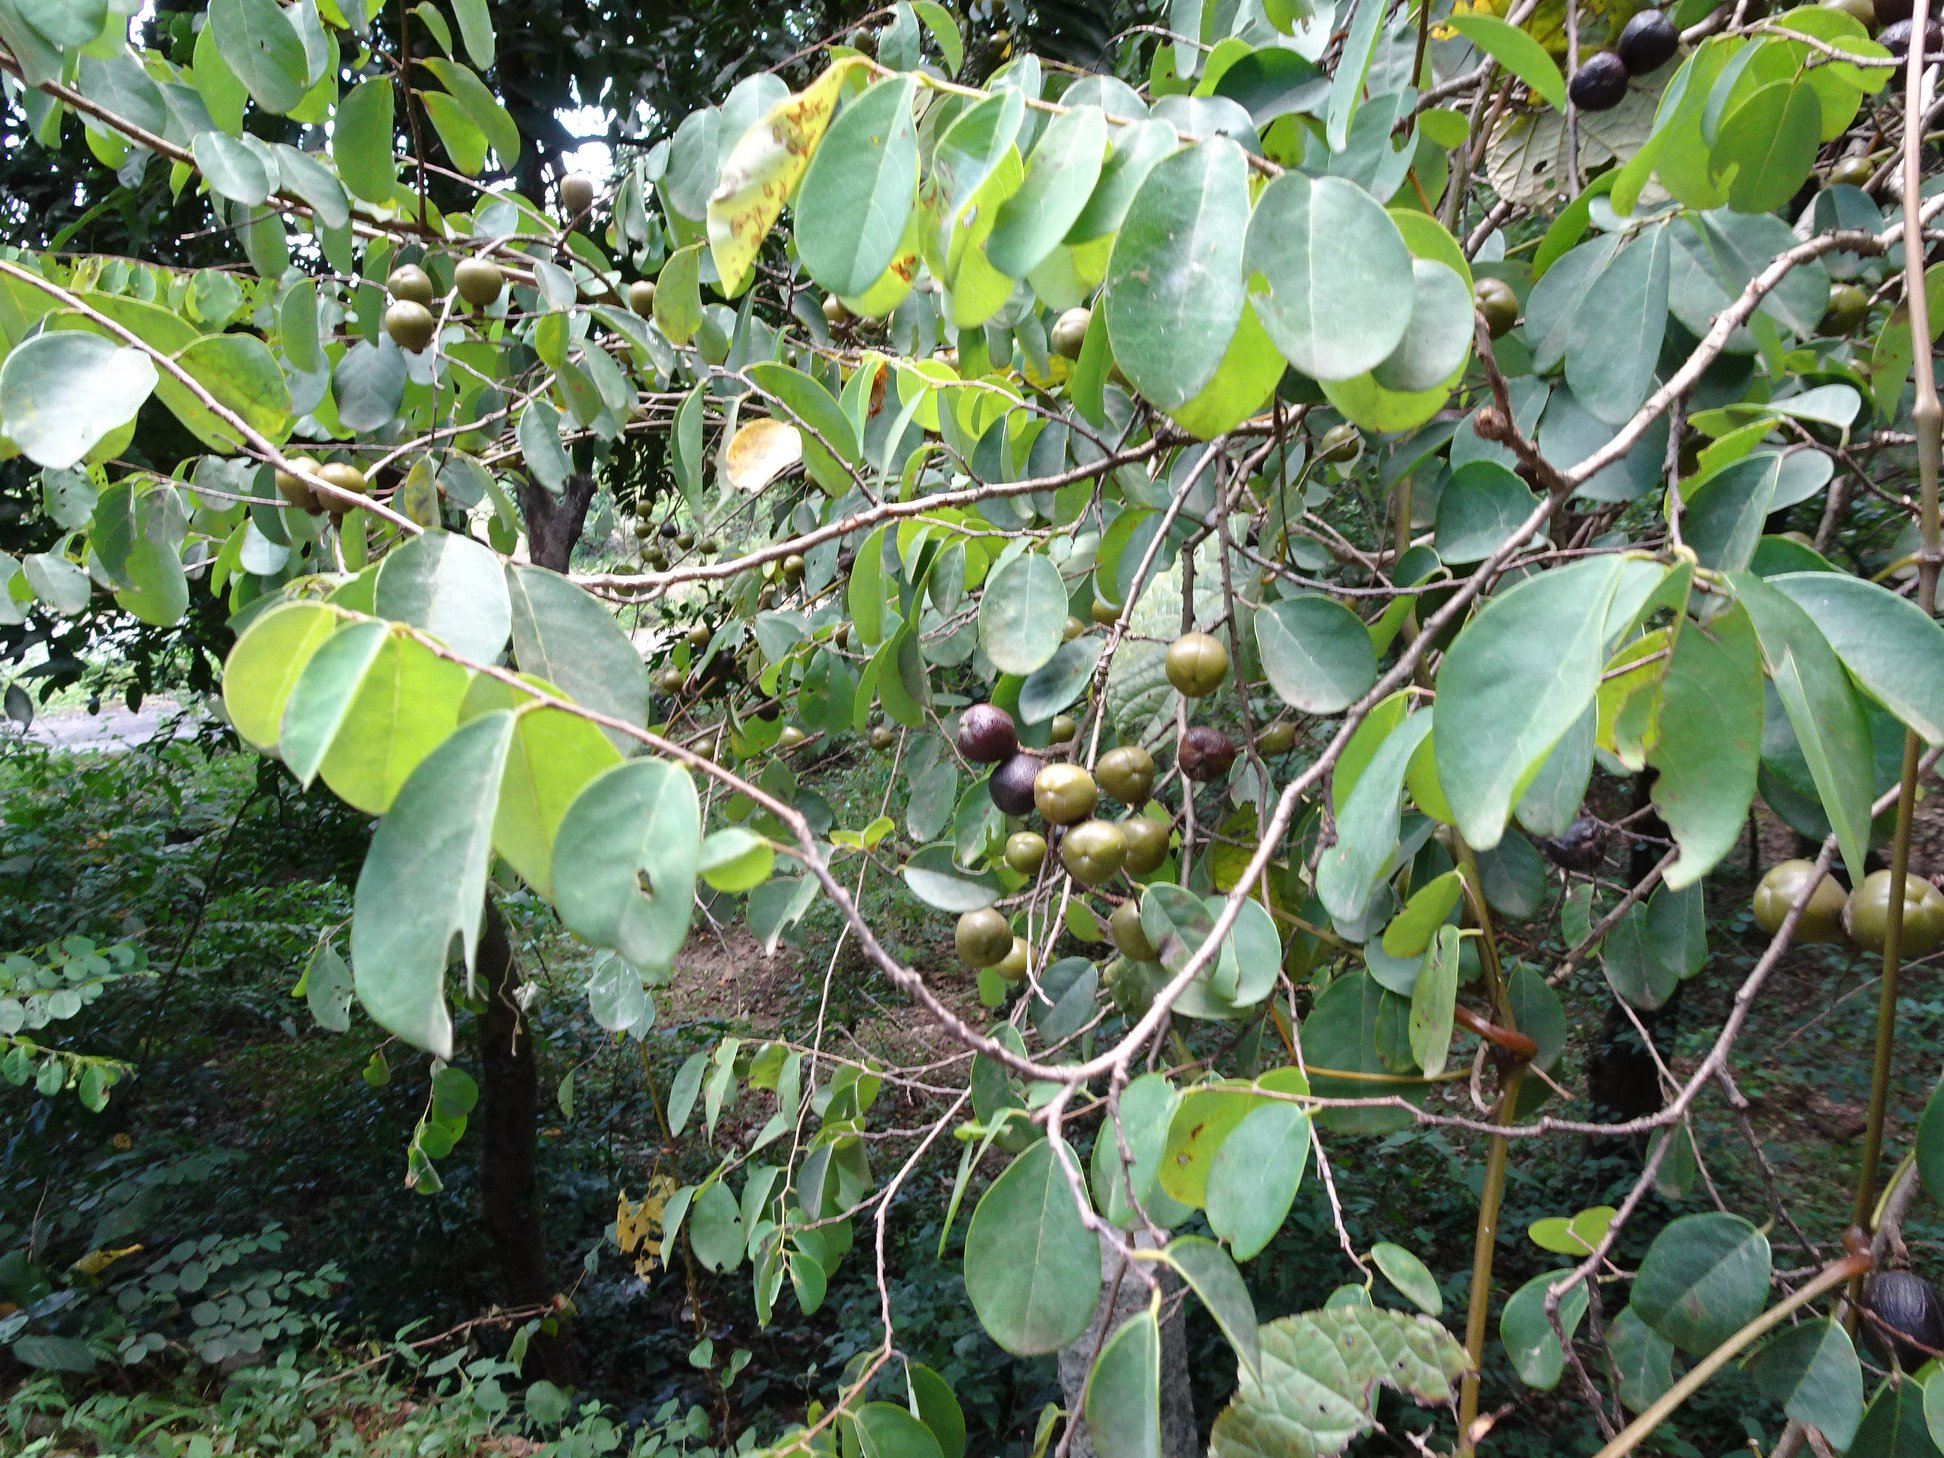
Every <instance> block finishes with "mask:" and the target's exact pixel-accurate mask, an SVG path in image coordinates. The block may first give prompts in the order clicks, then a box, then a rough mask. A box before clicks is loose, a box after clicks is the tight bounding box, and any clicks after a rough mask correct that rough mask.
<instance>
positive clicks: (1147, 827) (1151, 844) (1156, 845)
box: [1120, 815, 1168, 876]
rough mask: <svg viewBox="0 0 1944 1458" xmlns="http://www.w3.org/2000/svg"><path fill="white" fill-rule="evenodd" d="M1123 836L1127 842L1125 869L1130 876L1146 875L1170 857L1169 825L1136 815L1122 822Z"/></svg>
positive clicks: (1158, 867) (1157, 868)
mask: <svg viewBox="0 0 1944 1458" xmlns="http://www.w3.org/2000/svg"><path fill="white" fill-rule="evenodd" d="M1120 832H1121V838H1122V839H1123V840H1125V841H1126V842H1127V861H1126V863H1125V867H1124V869H1125V870H1126V871H1127V873H1128V875H1130V876H1145V875H1146V874H1147V873H1148V872H1149V871H1154V870H1159V869H1160V866H1161V863H1162V862H1163V861H1165V860H1166V859H1167V858H1168V827H1167V826H1165V825H1163V824H1162V823H1161V822H1160V821H1158V820H1150V819H1148V818H1147V816H1145V815H1134V816H1130V817H1129V818H1128V819H1126V820H1123V821H1121V823H1120Z"/></svg>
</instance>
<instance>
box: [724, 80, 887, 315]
mask: <svg viewBox="0 0 1944 1458" xmlns="http://www.w3.org/2000/svg"><path fill="white" fill-rule="evenodd" d="M855 64H857V58H855V57H853V58H847V59H845V60H841V61H838V62H836V63H835V64H834V65H832V66H831V68H830V69H829V70H828V71H826V72H824V73H823V75H821V76H819V77H818V78H817V79H816V80H815V81H814V82H812V83H811V84H810V86H809V87H808V89H806V90H803V91H799V92H797V93H796V94H795V95H794V96H788V97H785V98H784V99H783V100H782V101H779V102H778V103H777V104H776V105H775V106H773V107H771V108H770V110H769V114H768V115H767V116H765V117H764V118H763V119H762V120H761V121H759V122H757V123H756V125H755V126H753V127H751V128H750V129H749V130H748V131H746V132H744V133H743V134H742V136H741V137H740V138H739V139H738V140H737V142H736V145H735V147H734V148H733V149H732V150H731V151H730V153H729V159H728V161H726V162H724V163H723V164H722V176H721V178H720V179H719V180H718V181H717V183H716V190H715V192H714V194H713V195H711V196H710V198H709V251H710V254H711V255H712V256H713V257H714V259H715V266H716V275H717V277H719V278H720V279H721V281H722V282H721V288H722V292H723V296H724V297H725V298H731V299H733V298H735V297H736V295H738V294H740V293H741V292H742V291H743V289H744V288H745V287H747V286H748V283H749V277H750V274H751V272H752V270H753V267H754V265H755V262H756V251H757V250H758V249H759V248H761V247H762V245H763V239H764V237H765V236H767V235H768V233H769V230H770V229H771V228H772V227H773V226H775V223H776V219H777V216H778V215H779V214H780V213H781V212H782V211H783V204H784V201H785V200H786V199H787V198H788V197H789V196H790V194H791V193H792V192H794V191H795V190H796V185H797V182H798V180H799V179H800V178H802V176H803V172H804V169H805V168H806V167H808V166H809V165H810V154H811V153H812V152H814V151H816V150H817V143H818V142H819V141H821V140H822V139H823V134H824V128H825V127H827V126H829V125H830V116H831V113H832V112H834V111H835V110H836V109H837V95H838V93H839V92H840V91H842V90H843V87H844V77H845V76H846V75H847V74H848V73H849V71H850V68H851V67H852V66H853V65H855Z"/></svg>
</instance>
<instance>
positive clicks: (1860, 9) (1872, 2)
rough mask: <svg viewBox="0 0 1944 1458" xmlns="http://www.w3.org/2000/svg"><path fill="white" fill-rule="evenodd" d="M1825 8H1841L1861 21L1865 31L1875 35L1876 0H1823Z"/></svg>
mask: <svg viewBox="0 0 1944 1458" xmlns="http://www.w3.org/2000/svg"><path fill="white" fill-rule="evenodd" d="M1822 5H1823V9H1825V10H1840V11H1842V12H1843V14H1845V15H1849V16H1853V17H1855V19H1856V20H1858V21H1859V22H1861V24H1862V26H1863V32H1864V34H1866V35H1873V34H1875V33H1876V28H1877V14H1876V0H1822Z"/></svg>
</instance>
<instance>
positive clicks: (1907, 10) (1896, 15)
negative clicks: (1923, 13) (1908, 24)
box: [1871, 0, 1917, 27]
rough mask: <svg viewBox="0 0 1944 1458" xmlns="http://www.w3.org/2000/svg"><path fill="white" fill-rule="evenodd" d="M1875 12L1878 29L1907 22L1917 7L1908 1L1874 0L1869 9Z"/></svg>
mask: <svg viewBox="0 0 1944 1458" xmlns="http://www.w3.org/2000/svg"><path fill="white" fill-rule="evenodd" d="M1871 8H1872V9H1873V10H1875V12H1876V23H1877V25H1878V26H1879V27H1886V26H1892V25H1895V24H1896V23H1897V22H1898V21H1900V20H1909V19H1910V18H1911V16H1912V15H1913V14H1915V13H1916V9H1917V7H1916V6H1915V5H1913V4H1911V3H1910V0H1875V4H1874V5H1873V6H1872V7H1871Z"/></svg>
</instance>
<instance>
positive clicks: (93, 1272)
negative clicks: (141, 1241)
mask: <svg viewBox="0 0 1944 1458" xmlns="http://www.w3.org/2000/svg"><path fill="white" fill-rule="evenodd" d="M141 1248H142V1247H141V1246H139V1245H125V1246H123V1247H122V1248H121V1249H120V1250H105V1249H104V1250H91V1251H89V1252H88V1253H87V1254H86V1255H84V1256H82V1257H81V1259H80V1260H78V1261H76V1262H75V1263H74V1264H73V1265H72V1266H70V1267H68V1269H69V1270H71V1271H73V1272H74V1273H75V1274H76V1275H79V1276H98V1275H100V1274H101V1273H102V1272H103V1271H105V1270H107V1269H108V1268H109V1267H110V1266H112V1265H113V1264H114V1263H115V1262H116V1261H118V1260H120V1259H121V1258H122V1257H123V1256H131V1255H134V1254H135V1252H136V1251H138V1250H140V1249H141Z"/></svg>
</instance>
